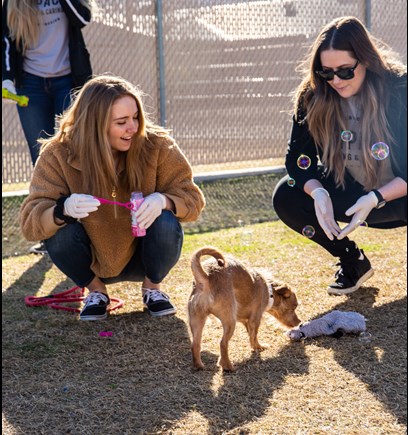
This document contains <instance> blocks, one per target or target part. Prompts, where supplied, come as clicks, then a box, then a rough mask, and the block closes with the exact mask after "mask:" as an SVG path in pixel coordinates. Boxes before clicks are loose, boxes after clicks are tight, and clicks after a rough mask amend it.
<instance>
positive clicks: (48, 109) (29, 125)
mask: <svg viewBox="0 0 408 435" xmlns="http://www.w3.org/2000/svg"><path fill="white" fill-rule="evenodd" d="M17 94H18V95H26V96H27V97H28V98H29V101H28V105H27V107H20V106H17V111H18V115H19V117H20V122H21V126H22V128H23V132H24V136H25V138H26V140H27V143H28V148H29V151H30V156H31V161H32V163H33V166H34V164H35V162H36V160H37V158H38V154H39V151H40V145H39V143H38V139H39V138H44V137H46V136H47V135H51V134H53V133H54V124H55V120H54V103H53V98H52V96H51V95H49V94H48V92H47V91H46V89H45V79H44V78H41V77H37V76H34V75H32V74H28V73H24V75H23V83H22V87H21V88H18V89H17Z"/></svg>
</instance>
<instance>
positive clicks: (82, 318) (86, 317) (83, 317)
mask: <svg viewBox="0 0 408 435" xmlns="http://www.w3.org/2000/svg"><path fill="white" fill-rule="evenodd" d="M107 317H108V313H105V314H101V315H99V316H95V315H92V316H81V315H80V316H79V320H104V319H106V318H107Z"/></svg>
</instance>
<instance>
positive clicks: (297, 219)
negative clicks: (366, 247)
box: [272, 176, 360, 258]
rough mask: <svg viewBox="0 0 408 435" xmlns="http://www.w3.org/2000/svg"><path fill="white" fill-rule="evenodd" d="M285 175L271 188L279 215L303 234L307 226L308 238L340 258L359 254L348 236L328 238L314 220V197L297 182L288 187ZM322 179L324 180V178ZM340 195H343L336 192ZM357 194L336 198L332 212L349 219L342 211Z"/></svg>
mask: <svg viewBox="0 0 408 435" xmlns="http://www.w3.org/2000/svg"><path fill="white" fill-rule="evenodd" d="M288 179H289V177H288V176H286V177H284V178H282V180H280V181H279V183H278V184H277V185H276V187H275V190H274V192H273V196H272V203H273V207H274V209H275V212H276V214H277V215H278V217H279V218H280V219H281V220H282V221H283V222H284V223H285V224H286V225H287V226H288V227H290V228H292V229H293V230H295V231H296V232H298V233H299V234H303V232H304V231H305V230H307V229H309V235H311V234H313V235H312V237H309V238H310V240H312V241H313V242H315V243H318V244H319V245H320V246H322V247H323V248H324V249H326V251H328V252H329V253H330V254H332V255H333V256H334V257H340V258H341V257H346V256H349V255H352V254H354V255H355V256H356V257H358V256H359V255H360V254H359V251H358V249H356V244H355V243H354V242H353V241H351V240H350V239H349V238H348V237H345V238H344V239H343V240H337V239H334V240H330V239H329V238H328V237H327V236H326V234H325V232H324V231H323V229H322V228H321V227H320V224H319V222H318V220H317V217H316V213H315V208H314V200H313V198H311V197H310V196H309V195H308V194H307V193H306V192H304V191H303V190H300V189H298V188H297V187H296V186H293V187H291V186H290V185H289V184H288V182H287V181H288ZM321 181H322V182H323V180H321ZM322 184H323V183H322ZM325 184H327V183H325ZM325 184H323V186H324V187H325V188H326V189H328V187H331V186H327V187H326V185H325ZM328 190H329V189H328ZM330 190H332V192H330V191H329V193H330V196H331V197H332V195H333V193H334V192H333V189H330ZM339 196H343V195H341V194H340V193H339ZM357 198H358V196H356V195H354V194H353V195H351V196H347V195H344V198H342V199H343V200H342V201H340V200H336V204H333V206H334V211H335V216H336V217H337V216H339V215H341V216H344V218H345V219H348V220H350V218H348V217H347V216H345V214H344V213H345V211H346V210H347V209H348V208H349V207H351V206H352V205H353V204H354V203H355V201H356V200H357ZM337 199H340V198H337Z"/></svg>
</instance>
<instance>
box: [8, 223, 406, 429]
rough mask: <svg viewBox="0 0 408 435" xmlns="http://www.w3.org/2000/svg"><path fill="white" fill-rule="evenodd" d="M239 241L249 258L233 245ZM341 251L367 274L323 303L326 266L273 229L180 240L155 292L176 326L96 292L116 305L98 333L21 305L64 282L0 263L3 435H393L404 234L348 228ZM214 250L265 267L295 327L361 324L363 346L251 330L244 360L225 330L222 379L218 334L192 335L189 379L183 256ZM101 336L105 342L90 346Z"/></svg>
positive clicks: (401, 353) (61, 315) (14, 260)
mask: <svg viewBox="0 0 408 435" xmlns="http://www.w3.org/2000/svg"><path fill="white" fill-rule="evenodd" d="M248 229H250V230H251V231H252V239H251V243H250V244H249V245H244V244H242V242H241V236H242V232H243V231H245V230H248ZM354 240H356V242H357V243H358V244H359V246H360V247H362V248H364V250H365V252H366V254H367V255H368V256H369V258H370V260H371V262H372V264H373V267H374V268H375V270H376V273H375V275H374V276H373V278H371V279H370V281H368V283H367V284H366V285H365V286H364V287H362V288H361V289H360V290H359V291H358V292H356V293H354V294H353V295H350V296H341V297H334V296H329V295H328V294H327V293H326V291H325V288H326V285H327V284H328V283H329V282H330V281H331V280H332V278H333V273H334V270H335V269H334V268H333V267H332V265H333V264H334V263H335V259H333V258H332V257H330V256H329V255H328V254H327V253H326V252H325V251H323V250H322V249H321V248H319V247H318V246H317V245H315V244H314V243H312V242H311V241H309V240H307V239H305V238H303V237H301V236H298V235H297V234H295V233H294V232H292V231H291V230H290V229H288V228H286V227H285V226H284V225H283V224H282V223H281V222H273V223H261V224H256V225H251V226H248V227H245V228H234V229H228V230H222V231H216V232H211V233H205V234H192V235H187V236H186V238H185V244H184V249H183V254H182V257H181V259H180V261H179V263H178V264H177V265H176V267H175V268H174V269H173V270H172V271H171V273H170V275H169V276H168V277H167V278H166V280H165V282H164V285H163V288H164V289H165V290H166V291H167V292H168V293H169V294H170V295H171V297H172V300H173V301H174V302H175V304H176V305H177V307H178V313H177V315H176V316H173V317H168V318H163V319H153V318H151V317H150V316H149V315H148V314H146V313H145V312H144V311H143V304H142V301H141V296H140V286H139V285H137V284H135V283H128V282H124V283H121V284H115V285H112V286H110V293H111V295H112V296H116V297H119V298H121V299H123V300H124V302H125V305H124V307H123V308H121V309H119V310H116V311H113V312H112V314H111V315H110V316H109V318H108V320H106V321H103V322H80V321H78V317H77V315H75V314H71V313H68V312H64V311H58V310H53V309H50V308H46V307H37V308H29V307H26V306H25V305H24V297H25V296H26V295H34V294H36V295H42V296H43V295H46V294H49V293H52V292H59V291H62V290H64V289H67V288H69V287H71V286H72V285H73V283H72V282H71V281H70V280H68V279H66V277H65V276H64V275H63V274H61V272H59V271H58V270H57V269H56V268H55V266H53V265H52V263H51V262H50V260H49V258H48V257H46V256H44V257H41V256H33V255H31V256H21V257H10V258H7V259H3V433H4V434H5V435H12V434H13V435H14V434H24V435H25V434H50V435H51V434H52V435H55V434H89V435H95V434H102V435H105V434H106V435H110V434H177V435H182V434H183V435H184V434H191V435H196V434H276V435H280V434H282V435H288V434H289V435H292V434H294V435H295V434H299V435H300V434H302V435H303V434H339V435H340V434H341V435H343V434H348V435H351V434H353V435H354V434H358V435H365V434H366V435H374V434H375V435H377V434H384V435H385V434H387V435H388V434H404V433H406V331H407V329H406V291H407V280H406V229H395V230H388V231H384V230H373V229H367V228H361V229H359V230H358V232H356V233H355V235H354ZM207 244H209V245H215V246H218V247H219V248H220V249H221V250H223V251H226V252H230V253H233V254H234V255H236V256H237V257H239V258H240V259H241V260H244V261H247V262H248V263H250V264H251V265H253V266H259V267H269V268H271V269H272V271H273V272H274V273H275V276H276V278H277V279H280V280H282V281H286V282H288V283H289V284H290V285H291V286H292V287H293V288H294V289H295V290H296V291H297V294H298V297H299V299H300V301H301V305H300V306H299V308H298V314H299V316H300V318H301V319H302V320H303V321H306V320H310V319H312V318H315V317H319V316H321V315H323V314H325V313H327V312H328V311H331V310H333V309H339V310H343V311H357V312H360V313H362V314H363V315H364V316H365V317H366V318H367V319H368V322H367V328H368V332H370V334H371V336H372V337H371V341H369V342H362V341H359V339H358V337H356V336H352V335H347V336H344V337H342V338H340V339H338V340H337V339H334V338H331V337H318V338H315V339H309V340H306V341H304V342H296V343H292V342H290V341H289V340H288V339H287V337H286V336H285V335H284V330H283V329H281V327H280V326H279V325H278V324H277V323H275V321H274V320H273V319H272V318H268V317H265V319H264V321H263V324H262V326H261V329H260V340H261V341H262V342H264V343H268V345H269V348H268V349H267V350H265V351H264V352H262V353H261V354H255V353H252V352H251V350H250V347H249V342H248V337H247V333H246V331H245V328H244V327H243V326H242V325H238V326H237V329H236V332H235V334H234V336H233V338H232V340H231V345H230V346H231V358H232V360H233V361H234V363H235V364H236V366H237V367H238V371H237V372H236V373H234V374H228V375H227V374H226V375H223V374H222V372H221V371H220V370H219V368H218V367H217V366H216V363H217V358H218V355H219V347H218V346H219V340H220V338H221V334H222V328H221V325H220V324H219V322H218V321H217V320H216V319H211V320H210V321H209V322H208V324H207V325H206V328H205V330H204V336H203V361H204V363H205V364H206V370H205V371H203V372H196V371H194V370H193V369H192V367H191V355H190V348H189V346H190V341H189V331H188V326H187V315H186V302H187V299H188V296H189V294H190V291H191V281H192V276H191V272H190V267H189V257H190V255H191V253H192V251H193V250H194V249H196V248H198V247H201V246H203V245H207ZM103 330H109V331H112V332H113V335H112V337H109V338H101V337H99V332H100V331H103Z"/></svg>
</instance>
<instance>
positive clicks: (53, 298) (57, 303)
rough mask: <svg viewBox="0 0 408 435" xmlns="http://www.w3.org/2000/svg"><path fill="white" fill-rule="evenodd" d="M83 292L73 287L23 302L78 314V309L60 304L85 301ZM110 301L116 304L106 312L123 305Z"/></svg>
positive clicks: (114, 299)
mask: <svg viewBox="0 0 408 435" xmlns="http://www.w3.org/2000/svg"><path fill="white" fill-rule="evenodd" d="M84 292H85V289H84V288H81V287H78V286H75V287H72V288H70V289H68V290H65V291H63V292H61V293H54V294H50V295H47V296H26V297H25V299H24V302H25V304H26V305H27V306H29V307H40V306H42V305H49V306H50V307H51V308H54V309H56V310H65V311H73V312H75V313H79V312H80V311H81V310H80V309H79V308H73V307H67V306H64V305H61V304H63V303H70V302H80V301H83V300H84V299H85V297H84ZM110 300H111V301H113V302H117V304H116V305H115V306H114V307H109V308H108V311H113V310H117V309H118V308H121V307H123V305H124V302H123V301H122V300H121V299H118V298H112V297H111V298H110Z"/></svg>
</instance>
